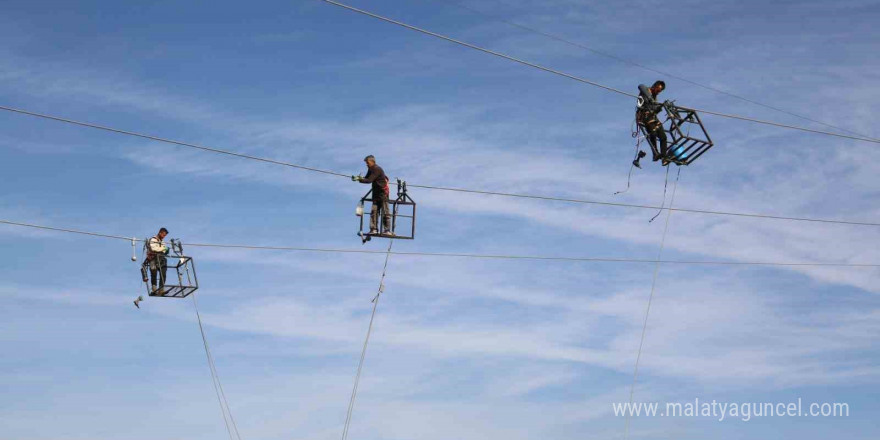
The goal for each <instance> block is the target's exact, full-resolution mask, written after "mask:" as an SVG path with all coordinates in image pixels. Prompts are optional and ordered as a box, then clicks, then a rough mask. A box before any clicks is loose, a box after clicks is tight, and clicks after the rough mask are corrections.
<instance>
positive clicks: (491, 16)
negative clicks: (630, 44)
mask: <svg viewBox="0 0 880 440" xmlns="http://www.w3.org/2000/svg"><path fill="white" fill-rule="evenodd" d="M434 1H436V0H434ZM439 3H442V4H444V5H447V4H451V5H453V6H456V7H458V8H461V9H464V10H467V11H470V12H472V13H474V14H477V15H480V16H483V17H486V18H488V19H490V20H494V21H498V22H501V23H504V24H506V25H509V26H512V27H515V28H518V29H522V30H524V31H527V32H531V33H534V34H537V35H541V36H543V37H546V38H550V39H552V40H556V41H559V42H561V43H565V44H568V45H570V46H574V47H577V48H580V49H583V50H586V51H588V52H591V53H593V54H595V55H599V56H602V57H605V58H608V59H612V60H615V61H618V62H621V63H624V64H628V65H630V66H633V67H638V68H640V69H643V70H646V71H649V72H654V73H657V74H660V75H664V76H666V77H669V78H673V79H677V80H679V81H682V82H686V83H688V84H691V85H694V86H697V87H700V88H702V89H705V90H709V91H712V92H715V93H719V94H722V95H725V96H729V97H731V98H735V99H738V100H740V101H743V102H747V103H749V104H753V105H757V106H760V107H764V108H766V109H769V110H773V111H776V112H779V113H783V114H786V115H789V116H793V117H795V118H799V119H803V120H805V121H809V122H813V123H815V124H819V125H823V126H825V127H828V128H834V129H837V130H840V131H844V132H847V133H850V134H853V135H856V136H860V137H863V138H867V139H872V140H876V138H873V137H871V136H868V135H865V134H862V133H858V132H855V131H853V130H850V129H848V128H844V127H840V126H838V125H834V124H829V123H827V122H822V121H819V120H816V119H813V118H810V117H808V116H804V115H800V114H797V113H794V112H792V111H789V110H785V109H782V108H779V107H775V106H772V105H769V104H764V103H762V102H760V101H756V100H754V99H751V98H747V97H744V96H742V95H738V94H736V93H732V92H728V91H726V90H722V89H719V88H717V87H712V86H709V85H706V84H701V83H699V82H697V81H694V80H690V79H687V78H684V77H682V76H679V75H676V74H673V73H669V72H665V71H663V70H659V69H655V68H653V67H650V66H646V65H644V64H641V63H639V62H636V61H632V60H629V59H626V58H623V57H619V56H617V55H614V54H611V53H608V52H605V51H602V50H599V49H596V48H593V47H590V46H587V45H585V44H582V43H578V42H576V41H572V40H569V39H567V38H565V37H562V36H559V35H557V34H552V33H550V32H546V31H543V30H541V29H537V28H534V27H531V26H527V25H524V24H521V23H518V22H515V21H512V20H508V19H506V18H504V17H501V16H498V15H494V14H490V13H488V12H485V11H481V10H479V9H476V8H472V7H470V6H468V5H467V4H465V3H464V2H461V1H451V2H445V1H442V2H439Z"/></svg>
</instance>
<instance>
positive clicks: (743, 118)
mask: <svg viewBox="0 0 880 440" xmlns="http://www.w3.org/2000/svg"><path fill="white" fill-rule="evenodd" d="M319 1H322V2H324V3H327V4H330V5H334V6H338V7H340V8H343V9H347V10H349V11H352V12H356V13H358V14H361V15H365V16H368V17H372V18H375V19H377V20H381V21H384V22H386V23H391V24H394V25H397V26H400V27H403V28H406V29H409V30H412V31H415V32H419V33H422V34H425V35H430V36H432V37H435V38H439V39H442V40H446V41H448V42H450V43H454V44H458V45H460V46H464V47H467V48H469V49H473V50H476V51H479V52H483V53H486V54H489V55H492V56H496V57H499V58H503V59H506V60H508V61H513V62H515V63H518V64H522V65H524V66H528V67H532V68H535V69H538V70H542V71H544V72H547V73H552V74H554V75H558V76H562V77H565V78H568V79H571V80H574V81H578V82H580V83H584V84H588V85H591V86H594V87H598V88H601V89H604V90H607V91H609V92H613V93H617V94H619V95H624V96H629V97H631V98H637V97H638V95H635V94H633V93H629V92H625V91H623V90H620V89H617V88H614V87H611V86H607V85H604V84H601V83H598V82H596V81H592V80H589V79H586V78H583V77H580V76H576V75H572V74H570V73H566V72H563V71H561V70H557V69H553V68H550V67H546V66H543V65H540V64H537V63H533V62H530V61H526V60H523V59H520V58H516V57H513V56H510V55H507V54H504V53H501V52H497V51H494V50H491V49H486V48H484V47H480V46H477V45H475V44H471V43H468V42H465V41H462V40H458V39H455V38H452V37H449V36H446V35H443V34H439V33H436V32H433V31H429V30H427V29H424V28H420V27H417V26H413V25H411V24H407V23H404V22H402V21H398V20H395V19H392V18H388V17H385V16H383V15H379V14H376V13H374V12H370V11H367V10H364V9H360V8H356V7H354V6H350V5H347V4H345V3H340V2H337V1H334V0H319ZM689 108H691V109H692V110H696V111H698V112H701V113H705V114H709V115H714V116H719V117H722V118H729V119H737V120H740V121H746V122H752V123H756V124H763V125H769V126H773V127H779V128H787V129H791V130H799V131H803V132H807V133H814V134H822V135H826V136H834V137H838V138H843V139H851V140H857V141H862V142H870V143H874V144H880V139H872V138H867V137H862V136H851V135H845V134H841V133H834V132H830V131H824V130H816V129H812V128H807V127H801V126H797V125H790V124H783V123H779V122H773V121H766V120H762V119H757V118H751V117H747V116H740V115H734V114H730V113H722V112H717V111H711V110H705V109H700V108H692V107H689Z"/></svg>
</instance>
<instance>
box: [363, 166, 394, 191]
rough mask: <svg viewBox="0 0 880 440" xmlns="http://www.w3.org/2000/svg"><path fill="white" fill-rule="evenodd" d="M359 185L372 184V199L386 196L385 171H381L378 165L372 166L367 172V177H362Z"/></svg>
mask: <svg viewBox="0 0 880 440" xmlns="http://www.w3.org/2000/svg"><path fill="white" fill-rule="evenodd" d="M360 182H361V183H372V184H373V197H374V198H375V197H381V196H385V197H387V196H388V176H386V175H385V170H383V169H382V167H380V166H379V165H373V166H371V167H370V168H369V169H368V170H367V175H366V176H364V177H363V178H362V179H361V181H360Z"/></svg>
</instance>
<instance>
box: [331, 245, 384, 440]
mask: <svg viewBox="0 0 880 440" xmlns="http://www.w3.org/2000/svg"><path fill="white" fill-rule="evenodd" d="M393 244H394V239H391V240H389V242H388V250H387V251H386V252H385V266H383V267H382V277H381V278H380V279H379V290H378V291H377V292H376V296H374V297H373V301H372V302H373V313H372V314H371V315H370V325H369V326H368V327H367V337H366V338H365V339H364V348H363V350H361V360H360V361H359V362H358V368H357V374H356V375H355V376H354V387H353V388H352V390H351V400H349V401H348V411H347V412H346V414H345V426H344V427H343V428H342V440H346V438H348V429H349V427H350V426H351V414H352V413H353V412H354V400H355V398H356V397H357V391H358V384H360V381H361V371H362V370H363V368H364V358H365V357H366V356H367V344H369V343H370V334H371V333H372V332H373V320H374V319H375V318H376V308H377V307H378V306H379V297H380V296H381V295H382V292H383V291H385V273H386V272H387V271H388V258H389V257H390V256H391V246H392V245H393Z"/></svg>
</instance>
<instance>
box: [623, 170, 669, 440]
mask: <svg viewBox="0 0 880 440" xmlns="http://www.w3.org/2000/svg"><path fill="white" fill-rule="evenodd" d="M668 169H669V168H668V167H667V170H668ZM680 177H681V168H679V169H678V175H676V176H675V183H674V184H673V185H672V197H671V198H670V199H669V206H670V207H672V204H673V203H674V202H675V190H676V189H677V188H678V179H679V178H680ZM671 216H672V211H671V210H669V211H666V225H665V226H664V227H663V236H662V237H661V238H660V250H659V251H657V260H660V257H662V256H663V247H664V246H666V233H667V232H668V231H669V217H671ZM659 271H660V264H655V265H654V276H653V277H652V279H651V294H650V295H649V296H648V305H647V307H646V308H645V322H644V324H642V337H641V338H640V339H639V351H638V353H637V354H636V366H635V368H634V369H633V381H632V385H631V386H630V388H629V406H630V407H632V403H633V394H634V393H635V390H636V381H637V380H638V377H639V361H640V360H641V359H642V346H644V344H645V334H646V333H647V330H648V315H650V313H651V303H652V302H653V300H654V291H655V290H656V287H657V274H658V273H659ZM629 419H630V413H629V412H627V414H626V425H625V427H624V431H623V440H626V439H627V438H629Z"/></svg>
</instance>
